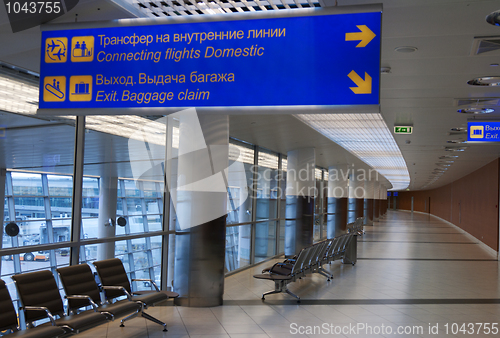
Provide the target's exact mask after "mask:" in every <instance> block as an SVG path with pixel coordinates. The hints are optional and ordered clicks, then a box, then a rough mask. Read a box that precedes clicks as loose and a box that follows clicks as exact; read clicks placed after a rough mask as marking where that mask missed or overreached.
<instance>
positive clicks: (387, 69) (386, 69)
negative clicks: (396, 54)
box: [380, 67, 391, 74]
mask: <svg viewBox="0 0 500 338" xmlns="http://www.w3.org/2000/svg"><path fill="white" fill-rule="evenodd" d="M390 72H391V67H381V68H380V73H381V74H389V73H390Z"/></svg>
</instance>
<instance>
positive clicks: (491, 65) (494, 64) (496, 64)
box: [490, 63, 498, 67]
mask: <svg viewBox="0 0 500 338" xmlns="http://www.w3.org/2000/svg"><path fill="white" fill-rule="evenodd" d="M490 67H498V63H492V64H490Z"/></svg>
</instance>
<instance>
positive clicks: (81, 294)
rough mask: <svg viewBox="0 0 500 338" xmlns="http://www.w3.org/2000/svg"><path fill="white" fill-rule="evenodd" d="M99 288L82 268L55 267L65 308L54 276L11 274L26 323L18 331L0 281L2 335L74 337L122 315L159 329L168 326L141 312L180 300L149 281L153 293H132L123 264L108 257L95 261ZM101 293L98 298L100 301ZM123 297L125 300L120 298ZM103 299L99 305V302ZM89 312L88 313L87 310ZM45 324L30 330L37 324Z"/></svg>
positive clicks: (79, 266)
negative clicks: (6, 332)
mask: <svg viewBox="0 0 500 338" xmlns="http://www.w3.org/2000/svg"><path fill="white" fill-rule="evenodd" d="M93 265H94V267H95V269H96V271H97V276H98V278H99V280H100V284H99V285H98V284H97V283H96V279H95V275H94V273H93V272H92V270H91V268H90V266H89V265H87V264H79V265H72V266H67V267H62V268H59V269H57V274H58V275H59V278H60V280H61V283H62V285H63V289H64V292H65V294H66V295H65V297H64V298H65V299H67V309H66V311H65V309H64V303H63V300H62V299H61V294H60V291H59V288H58V286H57V282H56V278H55V276H54V275H53V274H52V272H51V271H49V270H41V271H35V272H29V273H22V274H18V275H14V276H12V280H13V281H14V284H15V286H16V289H17V293H18V295H19V302H20V308H19V310H20V311H22V312H23V314H24V318H25V320H26V323H27V325H26V326H27V327H28V328H27V329H26V330H20V329H19V324H18V320H17V314H16V310H15V309H14V305H13V302H12V299H11V297H10V294H9V291H8V289H7V286H6V284H5V282H4V281H3V280H1V279H0V330H1V331H10V332H11V333H9V334H7V337H9V338H11V337H12V338H13V337H23V338H52V337H60V336H63V335H66V334H75V333H78V332H80V331H81V330H84V329H87V328H90V327H93V326H96V325H99V324H102V323H105V322H107V321H109V320H114V319H115V318H117V317H122V316H126V315H127V317H125V318H123V319H122V320H121V323H120V326H122V327H123V326H124V322H125V321H127V320H130V319H132V318H135V317H137V316H141V317H143V318H145V319H147V320H151V321H153V322H155V323H157V324H159V325H162V326H163V331H167V324H165V323H164V322H162V321H160V320H159V319H157V318H155V317H153V316H151V315H149V314H147V313H146V312H144V309H145V308H147V307H148V306H153V305H154V304H156V303H159V302H161V301H164V300H167V299H168V298H170V297H174V298H175V297H177V296H179V295H178V294H177V293H175V292H170V291H161V290H159V288H158V286H157V285H156V284H155V282H154V281H152V280H149V279H132V281H147V282H149V283H150V285H151V286H152V287H154V290H147V291H136V292H133V291H132V289H131V286H130V282H129V280H128V277H127V273H126V272H125V268H124V266H123V264H122V261H121V260H120V259H118V258H111V259H106V260H102V261H95V262H93ZM101 295H102V296H103V297H101ZM124 297H125V298H124ZM103 298H104V301H101V300H102V299H103ZM89 308H90V309H89ZM47 318H48V319H49V321H48V322H46V323H44V324H41V325H39V326H36V327H35V326H34V323H35V322H36V321H40V320H46V319H47Z"/></svg>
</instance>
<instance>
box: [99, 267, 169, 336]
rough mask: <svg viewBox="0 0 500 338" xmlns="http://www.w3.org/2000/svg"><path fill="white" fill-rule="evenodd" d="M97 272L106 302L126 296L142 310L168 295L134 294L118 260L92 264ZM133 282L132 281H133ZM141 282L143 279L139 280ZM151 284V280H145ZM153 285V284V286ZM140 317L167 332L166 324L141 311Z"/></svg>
mask: <svg viewBox="0 0 500 338" xmlns="http://www.w3.org/2000/svg"><path fill="white" fill-rule="evenodd" d="M92 264H94V266H95V269H96V271H97V275H98V276H99V279H100V281H101V284H102V286H103V289H104V295H105V297H106V299H107V300H108V301H111V300H113V299H115V298H118V297H122V296H126V297H127V298H128V299H129V300H132V301H140V302H142V303H143V305H144V308H147V307H148V306H150V305H151V306H153V305H154V304H156V303H159V302H162V301H164V300H167V299H168V298H169V297H168V294H167V293H166V292H161V291H154V290H152V291H149V292H146V293H134V292H132V289H131V287H130V282H129V280H128V277H127V272H126V271H125V268H124V267H123V263H122V261H121V260H120V259H118V258H110V259H105V260H102V261H95V262H92ZM133 281H134V280H133ZM140 281H143V279H140ZM147 281H149V282H153V281H151V280H149V279H148V280H147ZM154 285H155V284H154ZM141 316H142V317H144V318H146V319H148V320H150V321H152V322H154V323H157V324H159V325H163V331H167V324H166V323H164V322H162V321H160V320H159V319H157V318H155V317H153V316H151V315H150V314H148V313H146V312H144V311H141Z"/></svg>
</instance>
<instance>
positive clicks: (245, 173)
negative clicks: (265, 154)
mask: <svg viewBox="0 0 500 338" xmlns="http://www.w3.org/2000/svg"><path fill="white" fill-rule="evenodd" d="M253 161H254V150H253V148H252V147H250V146H248V145H246V144H243V143H239V142H237V141H231V142H230V147H229V170H228V185H229V189H228V202H227V210H228V216H227V218H226V222H227V224H236V223H245V222H250V221H251V220H252V197H251V196H252V189H253V187H252V181H253V171H252V168H253ZM235 162H237V163H235Z"/></svg>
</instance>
